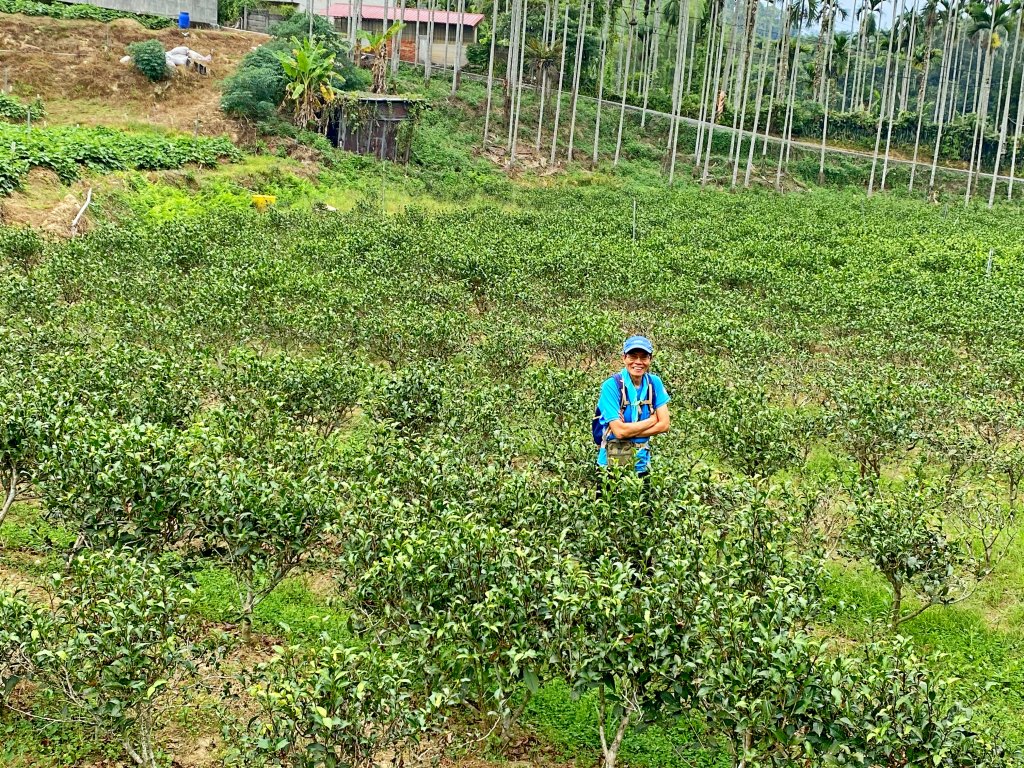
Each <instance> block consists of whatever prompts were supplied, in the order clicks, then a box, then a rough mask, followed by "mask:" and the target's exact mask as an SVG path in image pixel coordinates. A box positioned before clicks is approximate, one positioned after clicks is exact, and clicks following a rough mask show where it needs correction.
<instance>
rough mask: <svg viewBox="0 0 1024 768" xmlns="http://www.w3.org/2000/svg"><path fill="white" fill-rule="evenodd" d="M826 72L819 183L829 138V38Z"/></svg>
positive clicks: (821, 181)
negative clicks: (826, 143)
mask: <svg viewBox="0 0 1024 768" xmlns="http://www.w3.org/2000/svg"><path fill="white" fill-rule="evenodd" d="M825 48H826V50H825V73H824V75H823V77H824V79H825V82H824V92H823V96H824V98H823V99H822V103H823V104H824V105H825V115H824V117H823V119H822V123H821V156H820V157H819V158H818V184H821V185H824V184H825V142H826V141H827V139H828V111H829V109H828V108H829V103H828V101H829V98H828V97H829V87H830V85H831V82H832V81H831V79H830V78H829V76H828V71H829V69H830V68H831V66H832V40H829V41H828V43H826V46H825Z"/></svg>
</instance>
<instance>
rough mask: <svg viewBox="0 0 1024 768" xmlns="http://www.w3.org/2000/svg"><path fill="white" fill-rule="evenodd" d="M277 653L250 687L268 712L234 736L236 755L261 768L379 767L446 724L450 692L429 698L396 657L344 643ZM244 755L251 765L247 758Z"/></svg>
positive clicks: (263, 711)
mask: <svg viewBox="0 0 1024 768" xmlns="http://www.w3.org/2000/svg"><path fill="white" fill-rule="evenodd" d="M322 639H323V640H324V641H325V642H324V647H322V648H320V649H309V648H304V647H302V646H290V647H287V648H279V649H277V654H276V655H275V656H274V658H273V659H271V661H270V662H269V663H267V664H261V665H260V666H259V668H258V670H257V672H256V674H255V675H252V676H249V677H248V679H247V680H246V681H245V682H246V683H248V684H249V685H250V686H251V687H250V694H251V695H252V698H253V699H254V700H255V701H256V703H257V704H258V705H259V707H260V710H261V714H260V715H257V716H256V717H254V718H253V719H252V720H250V721H249V723H248V724H247V726H246V727H245V728H243V729H241V730H240V731H238V732H235V733H234V734H232V733H231V729H229V735H230V736H232V737H233V738H232V741H234V742H235V752H234V754H233V755H232V757H234V758H235V759H236V760H238V761H239V762H244V764H246V765H256V766H282V765H288V766H295V768H304V767H305V766H309V768H313V766H320V765H348V766H353V767H354V768H362V767H364V766H372V765H375V764H376V763H375V756H377V755H379V754H380V753H381V752H382V751H384V750H391V749H395V750H397V751H396V754H401V752H402V749H403V747H404V746H405V745H407V744H409V743H410V742H412V741H414V740H415V739H416V738H417V737H418V736H419V735H420V734H422V733H423V732H425V731H427V730H428V729H429V728H430V727H431V726H433V725H434V724H435V723H436V722H438V721H439V720H440V719H441V716H442V710H443V707H444V706H445V705H447V704H448V703H450V700H451V696H450V695H449V694H448V693H447V692H446V691H435V692H433V693H430V694H427V693H425V692H424V691H423V687H422V685H420V684H418V683H417V682H414V681H415V680H416V678H417V677H418V674H419V672H420V670H419V669H417V668H416V667H414V666H413V665H412V664H410V663H409V662H408V661H406V660H404V659H403V658H402V657H400V656H398V655H397V654H393V653H388V652H386V651H383V650H379V649H377V648H373V647H361V646H357V645H342V644H333V643H330V642H329V638H327V637H326V636H325V637H324V638H322ZM243 756H244V760H243Z"/></svg>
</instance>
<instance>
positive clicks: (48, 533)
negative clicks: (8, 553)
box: [0, 503, 75, 554]
mask: <svg viewBox="0 0 1024 768" xmlns="http://www.w3.org/2000/svg"><path fill="white" fill-rule="evenodd" d="M74 541H75V534H74V533H72V532H71V531H69V530H68V529H66V528H63V527H61V526H55V525H51V524H50V523H49V522H47V521H46V520H45V519H44V518H43V517H42V516H41V515H40V514H39V508H38V507H37V506H36V505H34V504H24V503H22V504H15V505H14V506H13V507H11V509H10V512H8V514H7V518H6V519H5V520H4V524H3V527H0V549H5V550H19V551H21V552H30V553H33V554H48V553H50V552H51V551H52V550H53V549H67V548H68V547H70V546H71V545H72V544H73V543H74Z"/></svg>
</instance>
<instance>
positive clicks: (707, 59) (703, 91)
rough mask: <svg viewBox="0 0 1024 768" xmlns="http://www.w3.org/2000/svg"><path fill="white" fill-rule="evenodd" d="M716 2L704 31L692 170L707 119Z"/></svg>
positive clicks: (700, 145)
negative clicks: (702, 61) (702, 63)
mask: <svg viewBox="0 0 1024 768" xmlns="http://www.w3.org/2000/svg"><path fill="white" fill-rule="evenodd" d="M719 5H720V4H719V3H718V2H713V3H712V6H711V18H710V19H709V20H708V27H707V29H706V30H705V40H706V42H705V44H704V76H703V77H702V78H701V88H700V112H699V114H698V118H697V139H696V143H695V144H694V149H693V162H694V169H695V170H696V168H697V166H698V165H699V164H700V158H701V157H702V156H703V152H704V121H705V120H706V119H707V115H708V113H707V105H708V91H709V90H710V89H711V62H712V61H713V58H712V48H713V47H714V45H713V43H714V39H715V24H716V22H717V20H718V8H719Z"/></svg>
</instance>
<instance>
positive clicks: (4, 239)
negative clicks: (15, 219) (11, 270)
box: [0, 227, 43, 274]
mask: <svg viewBox="0 0 1024 768" xmlns="http://www.w3.org/2000/svg"><path fill="white" fill-rule="evenodd" d="M0 253H2V254H3V255H4V257H5V259H6V260H7V261H9V262H10V263H11V264H12V265H14V266H15V267H17V268H18V269H20V270H21V271H22V272H24V273H25V274H28V273H29V272H31V271H32V268H33V267H35V266H36V264H38V263H39V260H40V258H42V255H43V240H42V238H40V237H39V234H38V233H37V232H36V231H35V230H34V229H30V228H29V227H9V228H6V229H2V230H0Z"/></svg>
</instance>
